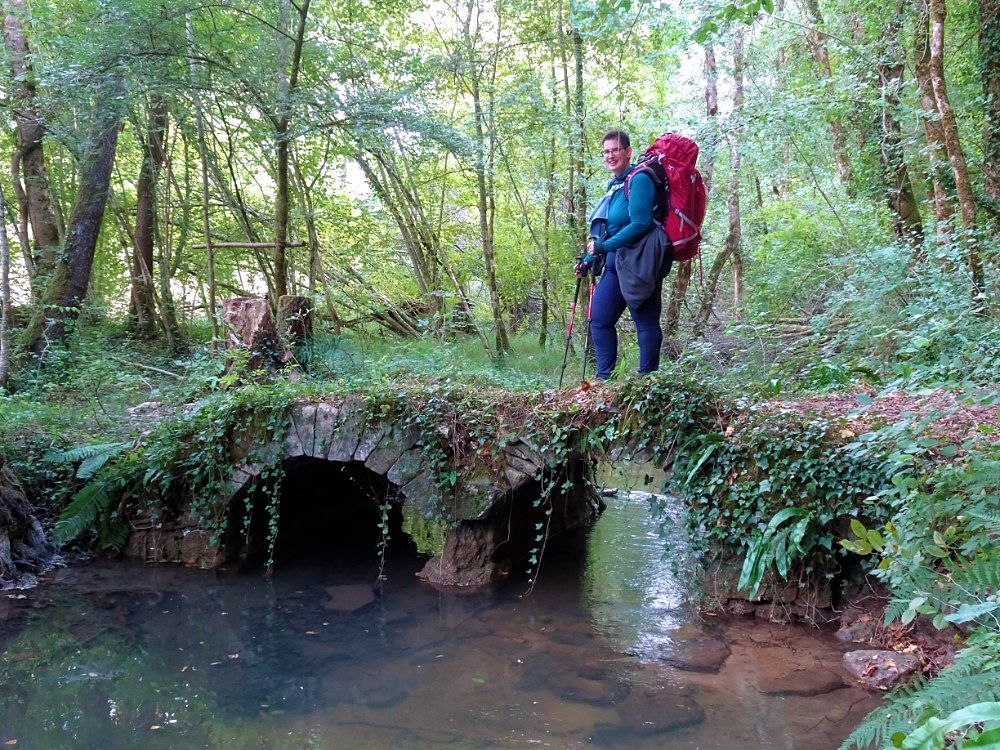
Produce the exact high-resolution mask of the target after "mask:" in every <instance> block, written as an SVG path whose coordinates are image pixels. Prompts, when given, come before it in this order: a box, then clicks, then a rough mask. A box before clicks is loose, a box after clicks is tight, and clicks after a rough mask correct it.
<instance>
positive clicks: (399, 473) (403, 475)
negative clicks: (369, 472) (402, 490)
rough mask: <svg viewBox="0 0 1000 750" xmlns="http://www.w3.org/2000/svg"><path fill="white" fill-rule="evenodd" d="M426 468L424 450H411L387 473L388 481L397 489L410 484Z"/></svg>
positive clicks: (417, 448)
mask: <svg viewBox="0 0 1000 750" xmlns="http://www.w3.org/2000/svg"><path fill="white" fill-rule="evenodd" d="M423 467H424V451H423V449H422V448H419V447H416V448H410V449H409V450H408V451H406V452H404V453H403V454H402V455H401V456H400V457H399V458H398V459H397V461H396V462H395V463H394V464H393V465H392V466H391V467H389V470H388V471H387V472H386V473H385V476H386V479H388V480H389V481H390V482H392V483H393V484H394V485H396V486H397V487H403V486H404V485H406V484H408V483H409V482H410V481H411V480H412V479H413V478H414V477H416V476H417V474H419V473H420V470H421V469H423Z"/></svg>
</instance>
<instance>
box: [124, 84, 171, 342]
mask: <svg viewBox="0 0 1000 750" xmlns="http://www.w3.org/2000/svg"><path fill="white" fill-rule="evenodd" d="M147 115H148V126H147V129H146V137H145V139H144V140H143V142H142V151H143V155H142V166H141V167H140V169H139V180H138V182H137V183H136V189H135V193H136V201H135V210H136V215H135V261H134V264H133V265H134V270H133V276H132V299H133V303H134V310H133V313H134V315H135V319H134V330H135V332H136V333H137V334H139V335H140V336H147V337H148V336H152V335H154V334H155V332H156V285H155V282H154V280H153V254H154V250H155V244H156V241H155V238H156V220H157V215H156V214H157V211H156V209H157V200H156V185H157V181H158V179H159V175H160V169H161V167H162V166H163V161H164V159H165V158H166V149H165V147H164V142H165V139H166V132H167V121H168V120H167V118H168V114H167V105H166V104H165V103H164V102H163V100H162V99H159V98H157V99H155V100H154V101H152V102H150V105H149V108H148V110H147Z"/></svg>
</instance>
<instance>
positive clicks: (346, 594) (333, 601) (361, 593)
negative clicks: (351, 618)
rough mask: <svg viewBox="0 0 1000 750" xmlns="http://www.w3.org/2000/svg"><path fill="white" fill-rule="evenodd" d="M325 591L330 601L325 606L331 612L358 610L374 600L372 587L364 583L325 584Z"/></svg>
mask: <svg viewBox="0 0 1000 750" xmlns="http://www.w3.org/2000/svg"><path fill="white" fill-rule="evenodd" d="M326 593H328V594H329V595H330V601H328V602H327V603H326V605H325V606H326V608H327V609H328V610H330V611H331V612H344V613H352V612H358V611H359V610H362V609H364V608H365V607H367V606H368V605H369V604H371V603H372V602H374V601H375V592H374V591H372V587H371V586H369V585H367V584H364V583H357V584H348V585H345V586H327V588H326Z"/></svg>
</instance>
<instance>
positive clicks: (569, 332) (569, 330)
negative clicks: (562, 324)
mask: <svg viewBox="0 0 1000 750" xmlns="http://www.w3.org/2000/svg"><path fill="white" fill-rule="evenodd" d="M582 283H583V277H582V276H577V277H576V291H575V292H574V293H573V304H571V305H570V306H569V323H567V324H566V350H565V351H564V352H563V363H562V369H561V370H560V371H559V387H560V388H562V384H563V375H565V374H566V359H567V358H568V357H569V342H570V339H572V338H573V322H574V321H575V320H576V302H577V300H578V299H580V285H581V284H582Z"/></svg>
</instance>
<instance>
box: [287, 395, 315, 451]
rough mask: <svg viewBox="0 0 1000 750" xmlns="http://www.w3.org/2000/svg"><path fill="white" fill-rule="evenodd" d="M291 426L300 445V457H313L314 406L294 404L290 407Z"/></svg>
mask: <svg viewBox="0 0 1000 750" xmlns="http://www.w3.org/2000/svg"><path fill="white" fill-rule="evenodd" d="M292 424H293V425H295V431H296V432H297V433H298V435H299V442H300V443H301V444H302V455H304V456H315V455H316V453H315V452H314V443H315V435H316V404H296V405H295V406H293V407H292Z"/></svg>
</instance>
